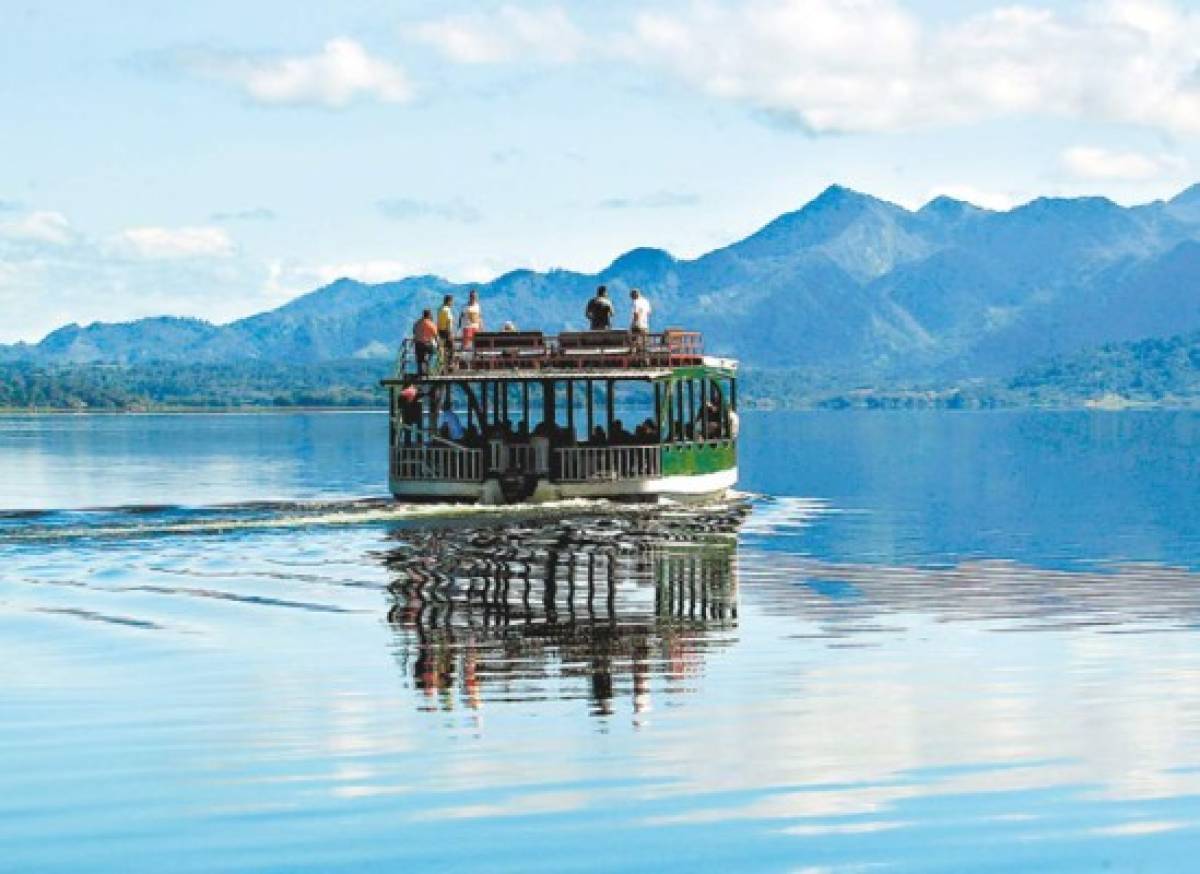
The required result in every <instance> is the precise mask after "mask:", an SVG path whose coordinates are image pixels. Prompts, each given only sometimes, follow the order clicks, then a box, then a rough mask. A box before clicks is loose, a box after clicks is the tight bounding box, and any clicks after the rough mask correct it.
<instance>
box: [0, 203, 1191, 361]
mask: <svg viewBox="0 0 1200 874" xmlns="http://www.w3.org/2000/svg"><path fill="white" fill-rule="evenodd" d="M600 282H604V283H606V284H608V285H609V286H610V287H611V288H612V290H613V292H614V296H615V297H616V301H617V304H618V311H619V312H620V313H622V314H624V313H625V312H627V309H628V307H627V298H626V297H625V292H626V290H627V289H628V287H630V286H633V285H636V286H638V287H641V288H643V289H644V290H645V291H646V293H647V295H648V296H649V297H650V299H651V301H652V303H653V304H654V307H655V318H654V321H655V324H656V325H657V326H665V325H681V326H688V327H696V328H699V329H701V330H703V331H704V332H705V334H706V340H707V344H708V348H709V349H710V350H712V351H715V352H722V353H729V354H734V355H737V356H738V357H740V358H741V359H743V360H744V361H745V362H746V363H747V364H751V365H760V366H770V367H821V368H825V369H830V370H841V371H844V372H846V373H847V374H853V375H855V377H871V378H875V379H878V380H881V381H886V380H888V379H896V378H908V377H914V376H938V377H941V378H946V379H954V378H961V377H967V376H977V375H981V376H995V375H1002V374H1008V373H1014V372H1016V371H1017V370H1019V369H1021V368H1022V367H1026V366H1028V365H1030V364H1031V363H1033V362H1035V361H1038V360H1040V359H1043V358H1045V357H1047V356H1051V355H1058V354H1068V353H1071V352H1074V351H1076V350H1080V349H1084V348H1087V347H1089V346H1094V345H1097V344H1103V343H1109V342H1119V341H1124V340H1134V339H1140V338H1144V337H1154V336H1167V335H1174V334H1179V333H1182V332H1187V331H1191V330H1200V294H1198V293H1197V292H1200V186H1196V187H1193V188H1191V189H1189V190H1188V191H1185V192H1183V193H1182V194H1180V195H1179V196H1178V197H1176V198H1174V199H1173V200H1171V201H1167V202H1156V203H1153V204H1147V205H1143V206H1136V207H1130V208H1126V207H1121V206H1119V205H1117V204H1116V203H1113V202H1112V201H1110V200H1107V199H1104V198H1079V199H1062V198H1039V199H1038V200H1034V201H1032V202H1030V203H1028V204H1025V205H1023V206H1020V207H1017V208H1015V209H1012V210H1009V211H1006V212H997V211H992V210H986V209H981V208H978V207H975V206H972V205H970V204H967V203H964V202H962V201H956V200H953V199H951V198H946V197H940V198H937V199H935V200H933V201H931V202H930V203H929V204H927V205H925V206H924V207H923V208H921V209H920V210H917V211H915V212H913V211H909V210H906V209H904V208H902V207H899V206H896V205H895V204H891V203H888V202H886V201H883V200H879V199H877V198H874V197H870V196H868V195H864V194H859V193H856V192H854V191H851V190H849V189H846V188H842V187H840V186H833V187H831V188H829V189H827V190H826V191H825V192H823V193H822V194H821V195H820V196H819V197H817V198H816V199H815V200H813V201H812V202H810V203H809V204H807V205H806V206H804V207H803V208H801V209H799V210H797V211H795V212H791V213H787V214H785V215H782V216H780V217H778V218H777V219H775V220H774V221H772V222H770V223H768V224H767V225H765V226H764V227H763V228H762V229H760V230H759V231H757V232H756V233H754V234H752V235H750V236H749V237H747V238H745V239H744V240H741V241H739V242H736V243H733V244H731V245H729V246H726V247H724V248H721V249H718V250H716V251H713V252H710V253H708V254H706V255H703V256H701V257H699V258H696V259H694V260H678V259H676V258H674V257H673V256H672V255H670V254H669V253H667V252H664V251H662V250H659V249H652V248H638V249H634V250H632V251H630V252H627V253H625V254H624V255H621V256H620V257H619V258H617V259H616V260H615V261H614V262H613V263H612V264H611V265H610V266H609V267H608V268H606V269H605V270H603V271H601V272H600V273H599V274H597V275H589V274H583V273H576V272H572V271H567V270H552V271H549V272H547V273H539V272H535V271H529V270H517V271H513V272H511V273H508V274H505V275H504V276H501V277H499V278H497V279H495V280H493V281H492V282H490V283H484V284H480V285H478V286H476V287H478V288H479V290H480V295H481V297H482V299H483V302H484V308H485V315H486V317H487V321H488V324H489V326H491V327H499V325H500V324H502V323H503V322H504V321H506V320H510V319H511V320H512V321H514V322H516V324H518V325H519V326H521V327H529V328H534V327H538V328H542V329H543V330H547V331H557V330H562V329H564V328H581V327H583V317H582V311H583V306H584V303H585V301H586V300H587V298H588V296H589V295H590V294H591V292H592V290H593V289H594V287H595V285H596V284H598V283H600ZM470 287H471V286H468V285H463V284H454V283H450V282H448V281H446V280H444V279H441V278H439V277H435V276H420V277H410V278H407V279H402V280H399V281H396V282H389V283H383V284H378V285H366V284H363V283H359V282H355V281H353V280H347V279H343V280H338V281H337V282H334V283H332V284H330V285H328V286H326V287H324V288H321V289H317V290H315V291H313V292H311V293H309V294H306V295H304V296H302V297H299V298H297V299H296V300H293V301H291V302H290V303H288V304H286V305H284V306H282V307H279V308H278V309H275V310H272V311H270V312H266V313H260V314H258V315H255V316H251V317H249V318H245V319H241V320H239V321H236V322H233V323H231V324H229V325H224V326H215V325H211V324H208V323H206V322H203V321H200V320H195V319H177V318H166V317H163V318H153V319H143V320H140V321H136V322H130V323H124V324H94V325H89V326H87V327H79V326H75V325H70V326H66V327H64V328H60V329H59V330H57V331H55V332H53V333H51V334H50V335H48V336H47V337H46V338H45V339H44V340H42V341H41V342H40V343H38V344H16V345H14V346H7V347H0V360H6V361H28V362H34V363H41V364H63V363H88V362H104V363H142V362H149V361H154V360H163V361H174V362H194V363H213V364H222V363H230V362H236V361H239V360H258V361H277V362H287V361H291V362H320V361H329V360H346V359H352V358H355V357H358V358H364V357H366V358H373V357H389V356H390V355H391V354H393V353H394V350H395V348H396V345H397V344H398V343H399V341H400V339H401V338H402V337H403V336H405V335H406V334H407V332H408V330H409V327H410V325H411V323H412V321H413V319H414V318H415V316H416V315H417V314H418V313H419V312H420V310H421V309H422V308H423V307H434V306H436V305H437V304H438V303H439V302H440V300H441V296H442V294H444V293H447V292H452V293H454V294H455V295H456V297H457V299H458V300H459V301H460V302H462V301H463V300H465V297H466V292H467V290H468V289H469V288H470Z"/></svg>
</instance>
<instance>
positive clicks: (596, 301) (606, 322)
mask: <svg viewBox="0 0 1200 874" xmlns="http://www.w3.org/2000/svg"><path fill="white" fill-rule="evenodd" d="M584 314H585V315H586V316H587V320H588V325H589V326H590V327H591V329H592V330H593V331H610V330H612V319H613V305H612V301H611V300H609V299H608V289H607V288H605V287H604V286H603V285H602V286H600V287H599V288H597V289H596V296H595V297H593V298H592V299H591V300H589V301H588V304H587V309H586V310H585V313H584Z"/></svg>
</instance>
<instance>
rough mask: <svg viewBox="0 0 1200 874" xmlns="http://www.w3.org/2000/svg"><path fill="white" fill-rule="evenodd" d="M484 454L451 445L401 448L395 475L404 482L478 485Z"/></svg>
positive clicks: (397, 453)
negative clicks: (442, 482)
mask: <svg viewBox="0 0 1200 874" xmlns="http://www.w3.org/2000/svg"><path fill="white" fill-rule="evenodd" d="M482 461H483V453H482V452H480V451H479V450H478V449H462V448H458V447H450V446H398V447H397V448H396V452H395V466H394V469H393V473H394V475H395V478H396V479H401V480H442V481H446V482H479V481H481V480H482V479H483V468H482Z"/></svg>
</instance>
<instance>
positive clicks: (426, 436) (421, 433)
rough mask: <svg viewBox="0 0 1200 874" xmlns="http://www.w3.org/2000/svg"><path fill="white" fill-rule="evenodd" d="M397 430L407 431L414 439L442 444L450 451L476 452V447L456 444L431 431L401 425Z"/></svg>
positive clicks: (414, 426)
mask: <svg viewBox="0 0 1200 874" xmlns="http://www.w3.org/2000/svg"><path fill="white" fill-rule="evenodd" d="M396 430H397V431H407V432H409V433H410V434H412V435H413V436H414V437H420V438H422V439H423V440H427V441H429V442H431V443H441V444H443V445H445V446H446V447H448V448H450V449H459V450H462V451H463V452H475V451H476V448H475V447H472V446H467V445H466V444H465V443H455V442H454V441H453V440H450V439H448V438H446V437H443V436H441V435H440V434H434V433H432V432H430V431H426V430H424V429H422V428H419V427H417V426H416V425H399V426H397V429H396Z"/></svg>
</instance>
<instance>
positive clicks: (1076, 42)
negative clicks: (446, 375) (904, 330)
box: [0, 0, 1200, 341]
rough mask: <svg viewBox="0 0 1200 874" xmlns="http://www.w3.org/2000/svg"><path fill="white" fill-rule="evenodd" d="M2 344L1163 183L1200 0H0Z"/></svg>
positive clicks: (1192, 102)
mask: <svg viewBox="0 0 1200 874" xmlns="http://www.w3.org/2000/svg"><path fill="white" fill-rule="evenodd" d="M0 21H4V22H5V26H4V27H3V28H0V120H2V124H3V127H2V128H0V312H3V314H4V318H3V319H2V320H0V341H12V340H17V339H25V340H36V339H38V338H40V337H41V336H42V335H43V334H44V333H46V332H47V331H48V330H50V329H52V328H54V327H56V326H58V325H60V324H63V323H65V322H71V321H75V322H80V323H87V322H90V321H94V320H104V321H115V320H122V319H127V318H134V317H138V316H143V315H151V314H159V313H171V314H179V315H195V316H201V317H204V318H209V319H212V320H215V321H225V320H229V319H232V318H236V317H238V316H241V315H246V314H249V313H251V312H255V311H258V310H261V309H264V308H268V307H271V306H275V305H278V304H279V303H282V302H284V301H285V300H287V299H289V298H290V297H292V296H294V295H296V294H299V293H302V292H305V291H308V290H311V289H312V288H314V287H316V286H318V285H321V284H323V283H325V282H327V281H330V280H332V279H333V278H336V277H337V276H340V275H350V276H355V277H358V278H362V279H365V280H368V281H381V280H384V279H390V278H398V277H400V276H403V275H408V274H416V273H426V272H432V273H438V274H441V275H445V276H447V277H449V278H452V279H456V280H484V279H487V278H490V277H492V276H495V275H497V274H499V273H501V272H504V271H505V270H508V269H511V268H514V267H522V266H529V267H535V268H540V269H541V268H548V267H554V266H561V267H568V268H573V269H580V270H596V269H599V268H600V267H602V266H604V265H605V264H607V263H608V262H610V261H611V260H612V259H613V258H614V257H615V256H616V255H618V254H620V253H621V252H622V251H624V250H626V249H628V248H631V247H633V246H636V245H654V246H660V247H662V248H665V249H668V250H670V251H671V252H673V253H675V254H677V255H680V256H694V255H697V254H700V253H702V252H704V251H707V250H709V249H712V248H715V247H717V246H720V245H724V244H726V243H729V242H731V241H733V240H735V239H737V238H739V237H741V236H744V235H746V234H748V233H750V232H752V231H753V230H755V229H756V228H757V227H758V226H760V225H762V224H763V223H765V222H767V221H769V220H770V219H771V218H773V217H774V216H776V215H778V214H779V213H781V212H785V211H787V210H790V209H795V208H797V207H799V206H800V205H802V204H803V203H805V202H806V201H807V200H809V199H810V198H812V197H813V196H815V195H816V194H817V193H819V192H820V190H821V189H823V188H824V187H825V186H827V185H829V184H830V183H833V182H839V183H842V184H846V185H849V186H851V187H854V188H858V189H860V190H864V191H868V192H870V193H873V194H876V195H878V196H881V197H885V198H888V199H891V200H894V201H896V202H899V203H902V204H904V205H906V206H909V207H917V206H919V205H920V204H921V203H923V202H924V201H926V200H927V199H929V198H930V197H932V196H934V195H936V194H938V193H946V192H948V193H952V194H956V195H958V196H961V197H964V198H965V199H969V200H973V201H975V202H979V203H981V204H982V205H987V206H993V207H998V208H1003V207H1005V206H1009V205H1013V204H1017V203H1020V202H1023V201H1025V200H1028V199H1031V198H1032V197H1035V196H1038V195H1042V194H1051V195H1078V194H1104V195H1107V196H1110V197H1112V198H1113V199H1115V200H1117V201H1119V202H1122V203H1135V202H1143V201H1149V200H1154V199H1156V198H1160V197H1169V196H1172V195H1173V194H1175V193H1177V192H1178V191H1179V190H1181V189H1183V188H1185V187H1187V185H1189V184H1190V183H1191V182H1193V181H1195V180H1196V179H1197V178H1198V177H1200V169H1198V168H1200V146H1198V138H1200V6H1196V5H1191V4H1185V3H1182V2H1167V0H1162V2H1157V0H1136V2H1133V0H1095V2H1090V0H1089V2H1056V3H1035V2H1026V3H1006V4H997V3H992V2H986V0H959V2H955V3H950V2H942V0H753V2H734V0H703V2H655V0H640V2H634V0H615V2H609V3H605V4H597V3H584V2H566V0H563V2H558V3H541V2H537V3H534V2H519V0H513V2H508V3H497V4H487V3H462V2H455V0H441V2H426V0H410V2H404V3H381V2H350V0H344V2H338V3H324V4H313V3H304V2H286V3H285V2H274V0H265V2H264V0H256V2H253V3H247V2H244V0H243V2H240V3H233V2H226V0H215V2H206V3H203V4H162V3H150V2H145V0H126V2H122V3H119V4H118V3H99V2H98V3H86V4H85V3H58V4H50V3H36V4H35V3H26V2H12V0H0Z"/></svg>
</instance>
